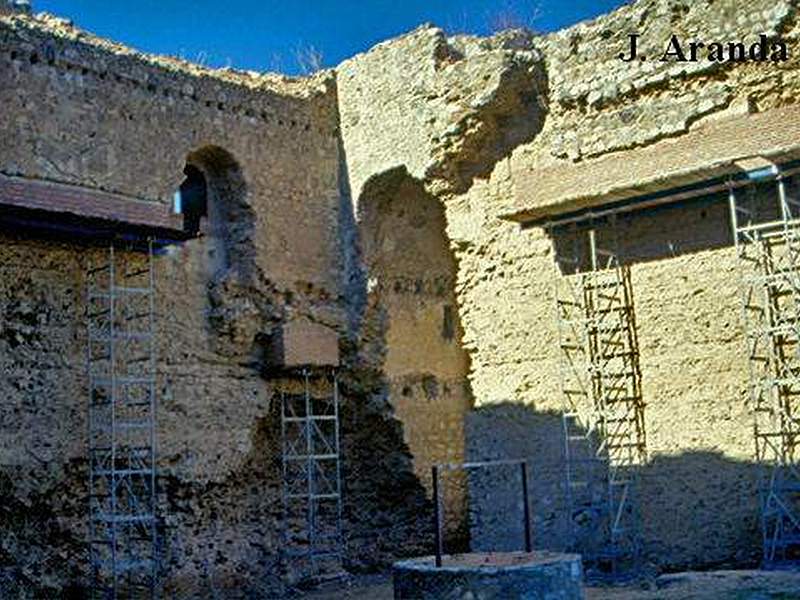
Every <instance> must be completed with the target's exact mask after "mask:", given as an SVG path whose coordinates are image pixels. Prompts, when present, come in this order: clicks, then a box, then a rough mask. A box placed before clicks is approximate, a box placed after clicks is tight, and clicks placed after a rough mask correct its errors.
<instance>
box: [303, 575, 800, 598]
mask: <svg viewBox="0 0 800 600" xmlns="http://www.w3.org/2000/svg"><path fill="white" fill-rule="evenodd" d="M300 597H301V598H303V599H304V600H342V599H347V600H392V598H393V596H392V582H391V578H390V577H388V576H383V577H370V578H354V579H351V580H349V581H346V582H339V583H335V584H329V585H327V586H325V587H324V588H323V589H318V590H315V591H313V592H308V593H306V594H304V595H302V596H300ZM586 600H800V572H783V571H709V572H704V573H676V574H671V575H662V576H660V577H658V578H656V579H655V580H653V581H650V582H645V583H640V584H636V585H631V586H625V587H605V588H598V587H590V588H587V589H586Z"/></svg>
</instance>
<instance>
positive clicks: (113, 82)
mask: <svg viewBox="0 0 800 600" xmlns="http://www.w3.org/2000/svg"><path fill="white" fill-rule="evenodd" d="M0 104H2V106H3V110H2V111H0V140H2V143H0V173H2V174H3V175H7V176H13V177H15V178H16V179H18V180H20V181H35V182H40V181H48V182H58V183H62V184H70V185H73V186H77V188H76V189H87V190H90V192H89V193H91V190H102V191H104V192H108V193H113V194H117V195H120V196H122V197H125V198H130V199H135V200H137V201H141V202H150V203H154V204H161V205H164V206H168V205H171V203H172V198H173V193H174V192H175V191H176V190H177V189H178V186H179V185H180V184H181V181H182V180H183V179H184V167H185V166H186V165H187V164H188V165H191V166H192V167H194V168H196V169H198V170H199V171H200V172H201V173H202V174H203V177H204V178H205V180H206V183H207V186H208V192H209V204H210V206H209V215H208V222H207V223H204V224H203V227H202V228H201V229H202V231H203V234H202V235H201V236H200V237H199V238H198V239H193V240H190V241H188V242H186V243H184V244H181V245H176V246H173V247H171V248H169V249H167V250H166V251H165V252H164V253H162V254H160V255H159V256H157V257H156V259H155V264H156V282H157V296H156V297H157V301H156V313H157V323H158V325H157V327H158V330H157V333H158V339H159V347H158V358H159V360H158V390H159V399H158V415H157V422H158V431H157V438H158V455H159V464H158V471H159V475H160V482H159V483H160V485H159V492H160V495H159V506H160V513H161V515H162V517H163V523H162V524H161V528H162V532H161V533H162V535H161V552H162V555H163V557H164V560H163V563H164V564H163V569H164V578H163V585H164V589H165V593H168V594H172V593H174V594H176V595H177V596H178V597H192V596H194V595H197V594H202V593H206V592H207V591H208V590H213V591H214V593H215V594H221V595H224V596H225V597H239V596H245V595H252V594H256V595H274V594H276V593H277V592H276V590H278V589H280V588H281V586H282V585H283V577H282V575H283V573H284V571H285V569H284V568H283V567H282V566H281V565H280V553H279V551H280V539H281V538H280V533H281V530H282V527H283V523H282V522H281V502H280V497H281V496H280V419H279V416H278V415H279V413H278V412H276V409H275V403H274V402H272V399H273V395H274V393H275V391H276V390H277V389H279V388H280V386H282V385H284V383H283V382H282V381H281V380H280V379H274V378H273V376H272V374H271V367H273V366H275V365H271V364H269V363H268V358H267V357H268V352H267V345H268V343H269V340H270V337H271V336H272V334H273V333H276V332H279V331H282V330H283V329H284V328H285V326H286V327H289V328H291V326H292V324H293V323H305V324H307V325H309V328H310V325H313V330H314V332H315V335H318V336H320V335H321V336H322V337H324V338H325V340H326V343H329V340H330V335H329V334H321V333H320V331H321V329H320V328H322V329H323V330H325V329H327V330H329V331H331V332H333V336H334V338H335V339H336V338H338V340H339V343H340V344H341V345H342V347H343V348H344V350H345V351H344V353H343V364H344V367H345V368H344V370H343V371H342V375H341V383H342V391H343V408H342V414H343V423H342V444H343V448H344V452H345V456H344V464H343V470H344V473H345V492H346V493H345V498H346V501H345V518H346V526H345V531H346V534H347V537H348V539H347V555H346V561H345V563H346V565H347V566H350V567H353V568H373V569H374V568H375V567H376V566H380V565H386V563H387V562H388V561H389V560H391V559H392V558H393V557H394V556H395V555H397V554H398V553H399V554H403V553H418V552H420V550H419V547H420V546H419V545H420V544H424V543H427V539H428V538H429V531H426V530H419V529H418V525H417V523H415V522H414V519H413V518H412V516H413V515H416V514H420V513H422V514H424V512H425V511H427V510H429V505H427V504H426V500H425V498H424V495H423V491H422V488H421V486H420V485H419V483H418V482H417V480H416V479H415V478H414V476H413V474H412V471H411V463H410V460H409V456H408V452H407V448H406V445H405V443H404V441H403V438H402V432H401V430H400V428H399V427H398V426H397V425H396V421H395V419H394V418H392V416H391V414H390V411H389V408H388V406H387V405H386V404H385V402H383V403H381V402H376V401H373V387H372V386H373V384H372V382H371V379H370V377H369V376H365V375H364V374H363V373H361V372H360V371H358V369H354V368H352V366H351V362H350V359H349V358H348V356H349V354H352V351H348V348H350V347H351V346H352V344H350V343H349V342H348V340H349V339H350V337H351V336H350V335H349V334H348V332H347V330H346V319H345V315H346V313H347V311H346V307H345V300H346V299H345V296H344V293H343V289H342V276H343V272H342V260H341V256H342V253H341V244H342V236H343V235H344V234H343V233H342V230H343V228H344V226H342V228H340V219H341V214H342V207H341V205H340V203H341V202H342V200H341V194H340V186H341V181H340V163H341V157H340V150H339V141H338V137H337V136H338V114H337V109H336V85H335V81H334V78H333V75H332V74H331V73H330V72H327V73H321V74H318V75H317V76H314V77H312V78H309V79H303V80H293V79H288V78H285V77H280V76H272V75H259V74H255V73H241V72H233V71H229V70H218V71H212V70H207V69H203V68H200V67H197V66H193V65H190V64H188V63H184V62H180V61H177V60H173V59H166V58H160V57H152V56H147V55H142V54H139V53H137V52H135V51H132V50H130V49H127V48H124V47H121V46H119V45H116V44H113V43H111V42H107V41H105V40H100V39H98V38H95V37H93V36H91V35H90V34H87V33H85V32H82V31H80V30H78V29H76V28H74V27H72V26H71V25H70V24H69V23H68V22H65V21H63V20H59V19H55V18H52V17H48V16H39V17H28V16H24V15H19V14H8V15H4V16H0ZM53 208H54V210H58V209H59V207H57V206H54V207H53ZM38 219H39V221H40V225H44V226H47V225H48V224H54V223H57V219H56V218H54V217H48V216H44V217H42V216H39V217H38ZM0 235H1V236H2V237H1V238H0V254H2V257H3V260H2V261H1V262H2V267H0V368H2V378H0V382H1V383H0V386H2V391H3V397H4V398H7V399H11V400H10V401H9V402H3V403H2V404H1V405H0V415H1V416H2V418H0V422H1V423H2V426H0V427H1V429H0V499H2V502H0V503H1V504H2V505H3V506H4V508H3V510H4V511H6V510H9V511H10V518H9V519H8V520H7V519H6V518H5V513H4V516H3V518H2V519H0V523H2V525H0V538H2V540H3V541H2V543H0V544H1V545H0V590H3V592H0V595H4V592H6V591H7V593H8V594H10V595H16V594H17V593H23V592H22V591H21V590H25V589H27V590H28V592H25V593H30V594H31V595H32V596H37V595H38V596H41V597H44V596H47V597H51V596H56V595H60V594H62V593H64V590H65V589H67V588H69V587H70V586H72V587H75V588H80V586H82V585H85V583H86V581H87V577H86V575H87V573H86V559H87V557H88V553H87V545H86V542H87V536H86V520H87V518H88V514H87V511H86V489H87V488H86V486H87V479H88V475H87V471H86V469H87V460H86V456H87V452H86V445H87V443H86V429H87V421H86V419H87V401H88V400H87V390H86V386H87V381H86V364H85V347H86V316H85V312H86V309H85V291H86V284H87V282H86V278H85V273H86V270H87V268H88V265H90V264H91V263H92V261H94V260H97V259H99V258H100V257H101V255H102V253H103V252H104V251H105V250H104V249H103V247H102V246H99V247H95V246H93V245H92V240H91V239H87V238H82V237H81V233H80V232H79V231H78V232H70V233H67V234H65V235H64V236H62V238H63V241H57V240H58V238H57V237H56V236H55V235H54V234H53V233H52V231H51V232H50V233H47V232H46V230H45V233H41V231H38V232H37V231H35V230H34V231H31V232H27V233H25V232H23V231H22V230H17V231H4V232H3V233H2V234H0ZM302 344H303V343H302V342H300V343H298V346H299V347H302ZM348 352H349V354H348ZM336 354H337V352H336V349H335V348H333V349H332V350H330V349H329V350H328V351H327V354H326V356H327V357H330V356H333V357H335V356H336ZM317 358H318V356H317V354H314V356H309V357H308V362H315V360H316V359H317ZM297 360H298V361H301V362H302V360H303V359H302V357H300V358H297ZM326 360H328V359H326ZM333 360H334V361H335V360H336V359H335V358H334V359H333ZM367 432H369V433H370V435H369V436H366V435H365V433H367ZM384 464H391V465H392V469H391V470H390V471H389V472H387V473H383V470H384V468H385V467H384V466H383V465H384ZM362 481H363V482H364V484H363V485H362V483H361V482H362ZM6 507H10V508H8V509H7V508H6ZM7 586H8V587H7Z"/></svg>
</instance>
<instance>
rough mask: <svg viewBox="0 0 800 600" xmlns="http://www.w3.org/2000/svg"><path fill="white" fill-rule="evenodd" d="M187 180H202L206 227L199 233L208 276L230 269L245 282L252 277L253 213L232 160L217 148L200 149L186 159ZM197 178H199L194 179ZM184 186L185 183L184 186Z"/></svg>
mask: <svg viewBox="0 0 800 600" xmlns="http://www.w3.org/2000/svg"><path fill="white" fill-rule="evenodd" d="M186 166H187V168H186V171H185V172H186V175H187V180H188V181H192V180H196V179H197V178H198V177H202V178H203V179H204V181H203V182H197V184H199V185H202V184H205V185H204V187H205V191H206V201H205V207H204V208H205V210H202V211H201V214H204V215H205V216H206V217H207V221H206V223H202V222H201V224H200V229H201V231H203V233H205V234H206V236H207V237H208V242H207V246H208V265H209V268H210V271H211V273H210V275H211V276H219V274H220V271H227V270H228V269H233V270H234V271H235V272H236V275H237V276H238V277H239V278H240V279H242V280H244V281H247V280H249V279H251V278H252V277H253V276H254V275H255V270H256V262H255V256H256V252H255V246H254V243H253V235H254V233H255V213H254V211H253V208H252V207H251V206H250V204H249V202H248V199H247V185H246V183H245V179H244V175H243V173H242V170H241V168H240V167H239V164H238V163H237V162H236V160H235V159H234V157H233V156H232V155H231V154H230V153H229V152H228V151H227V150H224V149H223V148H220V147H219V146H204V147H203V148H200V149H199V150H195V151H194V152H192V153H190V154H189V156H188V157H187V159H186ZM198 174H199V175H198ZM184 183H186V182H184Z"/></svg>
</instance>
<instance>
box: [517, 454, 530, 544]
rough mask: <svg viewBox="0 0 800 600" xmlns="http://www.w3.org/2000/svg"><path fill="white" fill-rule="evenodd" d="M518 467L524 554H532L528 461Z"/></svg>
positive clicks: (521, 462)
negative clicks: (520, 478) (519, 472)
mask: <svg viewBox="0 0 800 600" xmlns="http://www.w3.org/2000/svg"><path fill="white" fill-rule="evenodd" d="M519 466H520V470H521V473H522V510H523V515H524V519H525V552H533V541H532V540H531V507H530V504H529V500H528V461H527V460H523V461H520V463H519Z"/></svg>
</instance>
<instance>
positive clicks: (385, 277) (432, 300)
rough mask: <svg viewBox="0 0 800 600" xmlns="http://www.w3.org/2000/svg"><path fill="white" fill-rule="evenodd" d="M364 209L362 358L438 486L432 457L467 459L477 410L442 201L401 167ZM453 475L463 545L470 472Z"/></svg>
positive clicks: (454, 522)
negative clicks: (470, 419) (469, 428)
mask: <svg viewBox="0 0 800 600" xmlns="http://www.w3.org/2000/svg"><path fill="white" fill-rule="evenodd" d="M358 216H359V219H358V226H359V234H360V235H359V239H360V241H361V249H362V259H363V264H364V266H365V269H366V273H367V276H368V287H367V294H366V305H365V311H364V319H363V321H362V327H361V338H360V342H361V350H362V357H363V358H364V359H365V360H366V361H368V362H369V364H371V365H372V366H373V368H375V369H376V370H378V371H380V372H381V373H382V377H383V379H384V381H385V383H386V386H385V392H386V399H387V400H388V402H389V404H390V405H391V407H392V409H393V411H394V415H395V416H396V417H397V418H398V419H399V420H400V421H401V422H402V425H403V429H402V431H403V437H404V439H405V441H406V443H407V444H408V447H409V449H410V451H411V453H412V455H413V460H414V470H415V472H416V474H417V476H418V477H419V479H420V481H422V482H423V483H424V484H425V486H426V487H427V488H428V490H429V491H430V487H431V482H430V479H431V475H430V472H431V471H430V470H431V466H432V465H433V464H437V463H461V462H463V460H464V425H463V419H464V415H465V414H466V413H467V412H468V411H469V410H470V408H471V407H472V393H471V390H470V387H469V384H468V379H467V374H468V373H469V368H470V366H469V356H468V355H467V353H466V351H465V350H464V348H463V346H462V342H461V340H462V338H463V330H462V326H461V321H460V318H459V316H458V304H457V299H456V295H455V279H456V275H457V271H458V265H457V263H456V260H455V257H454V255H453V252H452V250H451V249H450V244H449V239H448V237H447V233H446V227H447V219H446V215H445V210H444V206H443V205H442V203H441V202H440V201H439V200H438V199H437V198H436V197H434V196H433V195H431V194H430V193H428V192H427V190H425V188H424V186H423V184H422V183H421V182H420V181H418V180H416V179H414V178H413V177H411V176H410V175H409V174H408V172H407V170H406V169H405V168H403V167H399V168H396V169H393V170H391V171H389V172H386V173H383V174H381V175H380V176H376V177H373V178H372V179H370V180H369V181H368V182H367V183H366V185H365V186H364V191H363V193H362V196H361V199H360V202H359V215H358ZM445 478H446V479H447V480H448V481H447V483H448V485H446V486H444V488H443V490H442V491H443V495H442V497H443V509H444V517H445V519H444V520H445V528H446V529H447V530H448V531H449V533H450V535H451V537H454V538H455V537H459V538H462V542H463V541H464V540H465V538H466V531H465V530H464V529H463V527H462V524H463V516H464V508H465V506H464V499H465V489H466V478H465V476H464V473H462V472H453V471H451V472H448V473H447V474H446V476H445Z"/></svg>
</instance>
